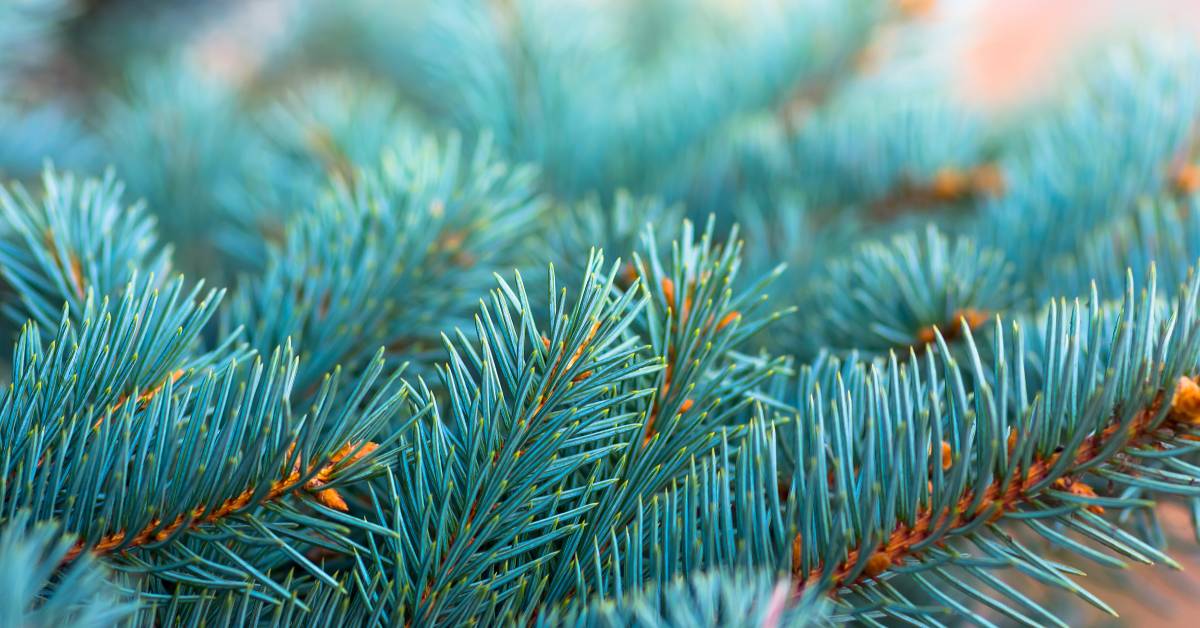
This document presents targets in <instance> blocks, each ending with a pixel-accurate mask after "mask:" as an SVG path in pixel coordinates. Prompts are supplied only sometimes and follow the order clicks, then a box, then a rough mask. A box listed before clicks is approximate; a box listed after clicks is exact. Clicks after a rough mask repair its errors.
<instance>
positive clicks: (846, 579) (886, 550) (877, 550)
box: [792, 378, 1200, 591]
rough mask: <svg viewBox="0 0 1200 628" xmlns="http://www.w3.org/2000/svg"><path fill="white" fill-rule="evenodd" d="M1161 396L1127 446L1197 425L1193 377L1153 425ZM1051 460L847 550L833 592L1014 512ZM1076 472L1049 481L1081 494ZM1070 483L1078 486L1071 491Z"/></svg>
mask: <svg viewBox="0 0 1200 628" xmlns="http://www.w3.org/2000/svg"><path fill="white" fill-rule="evenodd" d="M1163 398H1164V395H1163V394H1159V395H1158V396H1157V397H1156V398H1155V399H1154V401H1153V402H1152V403H1151V404H1150V405H1149V406H1148V407H1146V408H1144V409H1143V410H1142V411H1141V412H1139V413H1138V414H1137V415H1136V416H1135V417H1134V419H1133V421H1132V422H1131V423H1130V425H1129V427H1128V432H1129V433H1128V442H1129V443H1130V444H1141V445H1146V444H1153V443H1154V442H1156V441H1157V440H1159V438H1158V431H1159V429H1163V428H1171V427H1187V426H1192V425H1196V424H1197V423H1200V386H1198V385H1197V384H1196V383H1195V382H1194V381H1193V380H1191V379H1188V378H1182V379H1181V380H1180V385H1179V389H1178V391H1177V392H1176V394H1175V397H1174V398H1172V401H1171V412H1170V414H1169V415H1168V418H1167V420H1166V422H1165V424H1161V425H1158V426H1155V425H1153V424H1152V422H1153V421H1154V417H1155V416H1157V414H1158V412H1159V409H1160V408H1161V406H1162V403H1163ZM1119 429H1120V425H1119V424H1118V423H1113V424H1110V425H1109V426H1108V427H1106V428H1105V429H1104V430H1102V431H1100V432H1098V433H1096V434H1093V435H1091V436H1089V437H1088V438H1086V439H1085V440H1084V441H1083V444H1082V445H1080V447H1079V449H1078V450H1077V452H1076V454H1075V459H1074V463H1073V464H1072V468H1074V469H1078V468H1080V467H1082V466H1083V465H1086V464H1088V463H1091V462H1095V461H1096V459H1097V457H1098V456H1099V455H1100V452H1101V451H1103V450H1104V447H1105V445H1107V444H1108V443H1109V442H1111V441H1112V440H1113V439H1114V438H1120V436H1118V435H1117V430H1119ZM1010 442H1011V441H1010ZM1057 462H1058V454H1053V455H1051V456H1048V457H1044V458H1041V459H1035V460H1034V461H1033V463H1032V464H1031V465H1030V466H1029V469H1028V470H1027V471H1026V473H1025V475H1024V477H1021V478H1015V479H1014V478H1008V479H998V480H996V481H995V482H993V483H992V484H991V485H990V486H988V487H987V489H986V490H985V492H984V495H983V498H982V499H980V500H979V505H978V506H977V507H976V508H975V510H974V511H969V509H970V508H971V506H972V504H974V503H975V502H976V494H975V493H974V492H973V491H967V492H966V493H964V494H963V496H962V497H961V498H960V499H959V500H958V501H957V502H956V503H955V504H954V506H953V507H952V508H951V509H949V510H942V511H941V512H938V513H934V512H933V511H932V510H927V511H925V512H922V513H921V514H920V515H918V516H917V518H916V520H915V521H914V522H913V523H912V524H905V523H901V524H899V525H898V526H897V527H896V529H895V530H894V531H893V532H892V533H891V535H889V536H888V538H887V540H886V541H884V542H883V543H882V544H880V545H879V546H877V547H863V546H860V547H857V548H854V549H852V550H851V551H850V552H849V553H848V554H847V556H846V558H845V559H843V560H842V561H841V562H839V563H837V564H836V565H835V566H834V567H833V590H835V591H836V590H837V589H841V588H845V587H853V586H855V585H859V584H863V583H865V582H866V581H869V580H871V579H873V578H876V577H878V576H880V575H881V574H882V573H884V572H885V571H886V570H887V569H889V568H890V567H891V566H893V565H897V564H900V563H901V562H902V561H903V560H904V559H905V558H907V557H909V556H914V555H915V554H913V552H912V548H913V546H914V545H917V544H918V543H921V542H923V541H926V540H928V539H929V538H930V536H931V535H932V534H933V533H934V532H935V531H941V530H951V531H952V530H954V529H956V528H961V527H962V526H964V525H966V524H968V523H971V522H973V521H975V520H976V519H977V518H979V517H985V516H986V517H989V518H991V519H992V520H998V519H1000V518H1001V517H1002V516H1004V515H1005V514H1007V513H1010V512H1014V511H1016V510H1017V509H1019V508H1020V507H1021V506H1022V505H1024V504H1026V503H1027V502H1028V501H1029V500H1030V499H1032V498H1034V497H1036V496H1035V495H1031V494H1030V493H1029V490H1030V489H1031V488H1032V487H1033V486H1035V485H1037V484H1039V483H1041V482H1043V481H1044V480H1045V479H1046V478H1047V477H1048V476H1049V474H1050V472H1051V470H1052V469H1053V468H1054V467H1055V465H1056V464H1057ZM1076 475H1077V474H1076V473H1074V472H1068V474H1067V475H1066V476H1065V477H1063V478H1059V479H1057V480H1056V481H1055V487H1056V488H1059V489H1061V490H1067V491H1070V492H1074V493H1076V494H1086V493H1087V492H1088V491H1087V489H1084V488H1083V487H1084V486H1086V484H1084V483H1083V482H1081V481H1080V478H1079V477H1076ZM1076 486H1079V488H1078V489H1076V488H1075V487H1076ZM947 524H948V525H947ZM792 545H793V550H794V551H798V550H799V549H800V548H802V547H803V539H801V538H800V537H796V538H795V539H793V543H792ZM867 551H869V552H871V555H870V556H869V557H868V558H867V561H866V567H865V568H864V569H863V570H862V571H861V572H860V573H858V575H856V576H855V577H854V578H853V579H850V574H851V573H852V572H853V571H854V570H855V567H856V566H857V565H858V562H859V558H860V556H862V553H863V552H867ZM801 569H802V567H801V566H800V561H799V560H798V558H797V557H796V556H793V565H792V576H793V578H794V579H795V582H796V586H797V587H798V589H800V590H803V589H804V588H806V587H809V586H813V585H815V584H816V583H817V582H818V581H820V580H821V578H822V576H823V575H824V569H823V567H820V566H818V567H816V568H814V569H811V570H810V571H809V572H808V573H806V574H802V573H800V571H801Z"/></svg>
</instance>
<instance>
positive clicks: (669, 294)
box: [662, 277, 675, 306]
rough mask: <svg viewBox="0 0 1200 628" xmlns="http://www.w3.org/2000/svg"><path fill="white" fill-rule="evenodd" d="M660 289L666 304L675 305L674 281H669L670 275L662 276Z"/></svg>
mask: <svg viewBox="0 0 1200 628" xmlns="http://www.w3.org/2000/svg"><path fill="white" fill-rule="evenodd" d="M662 291H663V296H664V297H666V299H667V305H672V306H673V305H675V282H674V281H671V278H670V277H663V280H662Z"/></svg>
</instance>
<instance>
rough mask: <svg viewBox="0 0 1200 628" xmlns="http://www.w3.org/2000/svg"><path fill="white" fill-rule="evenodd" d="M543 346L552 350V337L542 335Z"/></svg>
mask: <svg viewBox="0 0 1200 628" xmlns="http://www.w3.org/2000/svg"><path fill="white" fill-rule="evenodd" d="M542 346H544V347H546V350H547V351H549V350H550V339H549V338H547V337H545V336H542Z"/></svg>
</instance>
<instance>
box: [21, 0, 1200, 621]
mask: <svg viewBox="0 0 1200 628" xmlns="http://www.w3.org/2000/svg"><path fill="white" fill-rule="evenodd" d="M1198 37H1200V3H1196V2H1189V1H1186V0H1175V1H1172V0H1142V1H1141V2H1137V3H1132V2H1122V1H1121V0H1055V1H1052V2H1046V1H1039V0H1005V1H999V0H996V1H985V0H957V1H948V0H878V1H870V0H795V1H787V0H544V1H535V0H478V1H470V0H430V1H428V2H425V1H421V0H392V1H387V0H342V1H338V2H328V1H325V2H321V1H318V0H259V1H250V0H247V1H244V2H233V1H229V0H221V1H218V0H212V1H207V2H202V1H195V2H187V1H182V0H174V1H154V0H140V1H139V0H0V176H2V177H3V178H4V179H5V180H16V181H21V182H24V183H26V184H27V185H29V186H33V187H36V186H37V185H38V183H37V181H38V177H39V176H40V173H41V172H42V170H43V168H45V167H47V164H51V165H52V166H53V167H54V168H57V169H63V170H74V171H78V172H83V173H88V174H99V173H103V172H104V171H105V170H106V169H110V168H111V169H112V170H113V172H114V173H115V175H116V177H117V178H119V179H120V180H122V181H124V183H125V185H126V190H127V191H126V195H127V199H128V200H130V201H131V202H132V201H134V200H139V199H140V200H143V201H144V202H145V204H146V206H147V207H148V209H149V210H150V211H151V212H152V213H154V214H155V215H156V217H157V219H158V224H159V231H160V232H161V233H162V234H163V236H164V238H165V239H166V240H167V241H169V242H171V244H172V246H173V247H174V249H175V250H176V259H177V265H178V266H179V267H181V268H182V269H183V270H185V271H187V272H189V273H191V274H193V275H200V276H204V277H208V278H210V279H211V280H213V281H215V282H217V283H218V284H221V283H227V284H233V283H236V281H237V277H239V276H243V275H245V274H252V273H254V272H256V271H257V270H258V269H261V268H262V267H263V265H264V260H265V256H266V253H265V248H264V245H265V243H270V242H277V241H279V240H280V239H281V238H282V237H283V236H282V235H281V234H282V233H284V230H285V225H286V224H287V222H288V220H289V218H290V217H291V216H294V215H295V214H297V213H299V212H303V211H305V208H306V207H308V206H310V205H311V204H312V199H313V198H314V197H316V196H318V195H320V194H322V193H323V192H322V190H324V189H325V187H326V186H327V183H328V181H329V180H330V179H336V178H342V179H353V178H354V177H355V176H356V174H355V173H356V172H357V170H358V169H360V168H365V167H370V166H372V165H374V163H375V162H376V161H377V159H378V158H379V155H380V153H381V152H382V151H383V150H384V149H385V148H386V147H388V146H392V145H395V144H396V143H397V142H403V141H404V140H405V138H412V137H416V136H420V135H423V134H430V133H432V134H436V135H443V136H445V135H451V134H452V135H455V136H458V137H461V138H462V139H463V141H464V142H466V143H468V144H477V143H480V142H491V143H493V144H494V146H495V147H496V150H497V151H498V153H499V154H500V155H502V156H503V157H504V159H506V160H508V161H509V162H512V163H522V164H530V165H532V166H533V167H535V168H536V169H537V171H538V172H539V173H540V176H539V179H538V184H537V185H538V190H539V192H541V193H542V194H544V196H545V198H546V199H547V202H548V203H549V204H550V206H551V207H552V210H551V211H552V213H556V214H561V215H571V214H584V213H586V211H585V210H584V209H581V208H586V207H589V206H590V205H589V203H592V204H599V205H603V206H610V205H613V204H614V203H615V202H616V199H621V198H626V197H627V196H626V195H628V197H638V196H641V195H646V194H653V195H655V197H656V198H657V199H658V200H659V201H661V202H662V204H663V207H664V208H665V209H662V210H661V211H662V212H685V213H687V214H690V215H692V216H694V217H703V216H706V215H709V214H712V215H715V216H716V218H717V220H718V221H719V222H724V223H729V222H734V221H737V222H740V223H741V224H742V225H743V227H744V228H745V230H746V232H747V233H748V234H749V235H750V236H751V237H749V238H748V239H749V240H750V241H751V242H752V243H754V244H752V246H751V247H749V248H748V250H747V256H748V261H749V263H750V264H751V265H755V266H758V267H762V268H767V267H770V266H772V265H774V264H775V263H777V262H779V261H787V262H788V263H789V270H788V273H790V277H789V280H787V281H785V282H783V284H784V285H785V286H789V287H788V288H785V289H786V290H793V291H794V292H795V295H794V296H795V297H796V298H795V299H794V301H795V302H801V303H803V302H804V299H805V298H807V297H806V296H805V294H806V293H805V290H806V286H807V284H808V282H806V277H807V276H808V275H807V273H811V272H815V270H814V269H817V268H818V267H820V266H821V264H820V262H821V261H822V260H823V259H825V258H826V257H828V256H829V255H830V253H831V252H832V251H838V250H839V249H841V248H844V246H845V244H846V243H847V242H850V241H852V240H858V239H860V238H863V237H864V234H871V233H888V232H890V231H891V230H894V229H896V225H897V224H911V223H914V222H923V221H926V220H930V219H931V218H936V219H937V220H938V221H939V223H941V224H945V225H950V227H949V228H950V229H951V230H953V225H954V224H955V223H956V221H957V222H961V221H966V220H977V219H980V217H982V219H981V223H980V224H983V225H985V227H984V228H983V230H982V232H981V233H982V235H980V236H978V237H979V239H980V240H982V241H984V242H985V243H988V242H989V236H988V235H987V234H988V233H996V232H1002V231H1005V230H1009V231H1011V230H1015V229H1028V230H1029V234H1030V236H1029V237H1030V238H1031V239H1034V240H1036V241H1037V242H1038V244H1037V245H1036V246H1039V247H1045V248H1044V250H1045V251H1046V256H1045V258H1043V257H1042V256H1040V255H1033V256H1029V255H1014V254H1012V247H1014V246H1029V245H1028V244H1027V243H1024V244H1023V243H1020V242H1018V243H1017V244H1012V243H1011V241H1012V240H1013V238H1011V237H1009V238H1007V239H1001V238H998V237H997V238H992V239H991V240H990V243H991V244H993V245H996V246H999V247H1000V248H1002V249H1005V251H1006V252H1007V253H1009V254H1010V255H1009V256H1010V257H1011V258H1012V259H1014V260H1017V264H1018V265H1020V264H1021V263H1023V262H1022V261H1021V260H1032V261H1029V262H1027V263H1030V264H1036V263H1046V264H1048V265H1051V266H1052V265H1053V259H1052V256H1053V255H1055V254H1058V253H1059V252H1062V251H1068V250H1074V249H1070V246H1071V244H1072V243H1069V242H1068V243H1061V242H1056V241H1055V239H1054V231H1055V228H1056V227H1057V226H1058V225H1059V224H1061V223H1062V221H1090V220H1099V219H1102V218H1104V217H1105V216H1108V215H1115V213H1117V212H1123V211H1126V210H1125V209H1124V208H1126V207H1131V206H1134V205H1136V204H1137V203H1138V202H1139V199H1141V198H1142V197H1143V196H1145V195H1147V194H1148V190H1149V189H1150V188H1151V185H1150V184H1149V183H1147V182H1148V181H1151V180H1153V181H1155V182H1156V183H1155V185H1157V182H1159V181H1160V180H1165V181H1166V182H1167V183H1168V185H1169V186H1173V189H1175V190H1176V191H1178V192H1180V193H1191V192H1194V191H1196V189H1197V188H1200V170H1198V169H1196V167H1195V166H1194V165H1193V162H1194V156H1195V155H1194V153H1195V146H1193V144H1194V142H1191V141H1183V140H1179V138H1181V137H1191V136H1192V135H1193V133H1192V126H1193V124H1194V121H1195V120H1196V119H1197V115H1196V113H1197V111H1198V110H1200V97H1198V95H1200V85H1198V84H1197V83H1196V80H1197V78H1200V74H1198V73H1197V69H1200V63H1197V61H1196V56H1195V54H1194V51H1193V47H1194V45H1195V43H1196V41H1197V38H1198ZM1080 112H1085V113H1080ZM1085 114H1086V115H1085ZM1094 155H1103V156H1105V158H1106V159H1108V161H1104V162H1102V163H1094V162H1092V161H1089V158H1090V157H1091V156H1094ZM1084 164H1086V165H1084ZM1130 164H1133V165H1130ZM1140 169H1146V172H1142V171H1141V170H1140ZM1151 171H1152V172H1151ZM1047 173H1049V174H1047ZM1061 173H1067V175H1069V176H1066V175H1064V176H1061V177H1059V178H1057V179H1056V178H1055V177H1056V176H1058V175H1060V174H1061ZM1046 178H1048V179H1053V181H1052V183H1054V185H1053V186H1049V187H1052V188H1053V189H1052V190H1051V191H1049V192H1048V191H1047V187H1048V186H1047V184H1046V182H1045V181H1043V180H1042V179H1046ZM1035 179H1036V180H1038V181H1039V186H1038V187H1036V188H1035V187H1033V186H1032V184H1029V183H1028V182H1029V181H1033V180H1035ZM617 204H618V205H619V203H617ZM1035 205H1036V206H1038V207H1043V206H1044V207H1045V211H1044V212H1043V213H1042V214H1041V215H1042V216H1043V217H1044V218H1043V220H1042V223H1038V224H1029V223H1028V221H1029V213H1028V212H1027V211H1024V210H1027V209H1028V208H1029V207H1030V206H1035ZM1015 207H1019V208H1020V209H1021V210H1022V211H1021V212H1017V211H1016V210H1015V209H1014V208H1015ZM671 208H674V209H671ZM1018 213H1019V215H1020V219H1019V220H1020V222H1014V220H1017V219H1016V218H1013V216H1016V215H1017V214H1018ZM650 215H651V217H653V216H655V215H660V214H654V213H653V212H651V213H650ZM663 215H665V214H663ZM626 226H628V225H626ZM636 227H637V225H634V226H632V227H630V228H629V229H628V231H629V233H625V232H619V231H620V229H622V225H621V224H615V225H614V226H613V227H612V228H613V229H614V230H616V231H618V232H614V233H609V234H606V235H605V237H606V238H608V239H609V241H610V242H612V241H616V242H620V241H621V240H622V238H626V239H628V238H632V237H633V235H631V234H632V232H633V231H636ZM2 228H3V226H2V225H0V229H2ZM815 232H820V233H822V234H823V235H822V237H821V238H819V239H816V240H814V239H812V238H806V237H802V236H804V235H805V234H811V233H815ZM1078 232H1079V230H1071V229H1067V230H1064V233H1067V234H1072V233H1078ZM1017 240H1020V239H1019V238H1018V239H1017ZM571 244H572V243H570V242H568V243H566V244H564V246H567V245H571ZM1056 247H1057V248H1056ZM1039 250H1041V249H1039ZM537 253H538V255H531V256H530V257H531V259H532V258H537V259H538V261H539V263H544V260H542V259H541V258H543V257H551V258H553V257H554V255H555V252H554V251H540V250H539V251H538V252H537ZM542 253H545V254H544V255H542ZM1064 254H1065V253H1064ZM1020 270H1021V269H1020V268H1018V273H1020ZM1021 276H1023V275H1021ZM1056 281H1057V283H1055V285H1053V286H1036V285H1035V286H1026V288H1027V294H1028V295H1029V296H1030V297H1031V298H1042V297H1043V296H1045V295H1048V294H1053V295H1058V294H1060V293H1062V292H1063V291H1067V292H1069V288H1070V286H1067V287H1064V286H1063V284H1062V282H1061V277H1059V279H1058V280H1056ZM1081 281H1086V278H1085V279H1081ZM1102 288H1103V287H1102ZM1118 289H1119V288H1118ZM804 320H805V319H804V317H803V315H802V316H801V317H799V322H797V323H795V324H793V325H792V326H791V327H788V326H787V325H784V326H783V327H782V329H781V331H779V332H777V335H775V336H771V337H769V338H767V339H766V340H764V342H765V343H767V344H768V345H770V346H771V347H772V348H773V349H776V350H778V351H780V352H787V353H791V354H794V355H796V356H798V357H800V358H803V357H805V356H806V355H807V354H810V353H811V349H812V348H811V346H809V345H806V344H805V343H806V340H805V338H806V329H805V323H804ZM1165 512H1166V515H1167V516H1165V517H1164V518H1163V531H1162V532H1163V535H1164V537H1165V538H1166V540H1167V541H1169V542H1170V545H1171V547H1172V548H1173V549H1174V554H1175V555H1176V556H1177V557H1178V558H1179V559H1180V562H1181V563H1182V564H1183V565H1184V567H1185V573H1184V574H1182V575H1181V574H1178V573H1172V572H1169V571H1166V570H1163V569H1161V568H1136V569H1131V570H1129V571H1127V572H1123V573H1113V572H1111V571H1108V570H1097V574H1096V575H1095V577H1094V578H1089V579H1088V584H1089V585H1090V586H1091V587H1092V589H1093V590H1095V591H1096V592H1097V593H1100V594H1101V597H1104V598H1105V599H1107V600H1108V601H1109V602H1111V603H1112V604H1113V606H1115V607H1117V608H1121V609H1125V610H1126V611H1127V614H1126V615H1125V616H1124V617H1122V618H1121V619H1112V618H1108V617H1107V616H1104V615H1102V614H1100V613H1099V612H1098V611H1095V610H1093V609H1092V608H1091V607H1089V606H1087V605H1086V604H1083V603H1078V602H1076V603H1074V604H1073V608H1075V609H1077V611H1076V612H1077V615H1076V616H1075V619H1076V620H1077V621H1078V623H1082V624H1103V623H1106V622H1107V623H1139V622H1142V621H1147V622H1149V621H1154V622H1156V623H1159V624H1163V625H1181V626H1182V625H1190V624H1191V621H1190V618H1191V612H1192V611H1193V610H1194V609H1196V608H1197V604H1200V602H1198V600H1200V579H1197V576H1196V574H1197V573H1198V572H1200V551H1198V550H1197V549H1196V547H1197V545H1196V543H1195V542H1194V541H1195V540H1194V539H1190V538H1184V537H1190V536H1191V535H1192V534H1193V533H1192V529H1193V523H1192V522H1190V521H1189V519H1191V518H1193V517H1194V516H1195V515H1194V514H1193V513H1191V512H1190V510H1189V508H1187V507H1185V506H1184V505H1180V506H1179V507H1178V508H1168V509H1167V510H1166V511H1165ZM1028 590H1030V591H1042V590H1043V587H1037V586H1032V585H1031V586H1030V587H1029V588H1028ZM1047 595H1049V593H1047Z"/></svg>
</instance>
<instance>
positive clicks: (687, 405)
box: [679, 399, 695, 414]
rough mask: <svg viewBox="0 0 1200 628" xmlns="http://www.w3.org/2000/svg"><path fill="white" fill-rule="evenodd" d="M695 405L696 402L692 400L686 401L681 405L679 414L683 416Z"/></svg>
mask: <svg viewBox="0 0 1200 628" xmlns="http://www.w3.org/2000/svg"><path fill="white" fill-rule="evenodd" d="M693 405H695V402H694V401H692V400H691V399H684V400H683V403H681V404H679V414H683V413H684V412H687V411H688V410H691V409H692V406H693Z"/></svg>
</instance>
